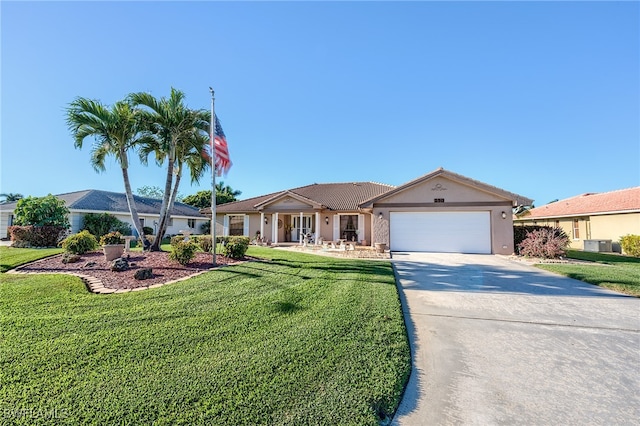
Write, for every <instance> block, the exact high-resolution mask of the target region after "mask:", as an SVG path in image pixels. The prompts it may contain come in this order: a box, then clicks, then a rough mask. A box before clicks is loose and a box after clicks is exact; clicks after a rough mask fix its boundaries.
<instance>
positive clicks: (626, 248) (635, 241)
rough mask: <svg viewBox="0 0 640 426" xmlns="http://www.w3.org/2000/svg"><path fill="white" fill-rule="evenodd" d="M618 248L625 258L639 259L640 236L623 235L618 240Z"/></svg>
mask: <svg viewBox="0 0 640 426" xmlns="http://www.w3.org/2000/svg"><path fill="white" fill-rule="evenodd" d="M620 247H621V248H622V251H623V252H624V254H626V255H627V256H633V257H640V235H631V234H629V235H625V236H624V237H622V238H620Z"/></svg>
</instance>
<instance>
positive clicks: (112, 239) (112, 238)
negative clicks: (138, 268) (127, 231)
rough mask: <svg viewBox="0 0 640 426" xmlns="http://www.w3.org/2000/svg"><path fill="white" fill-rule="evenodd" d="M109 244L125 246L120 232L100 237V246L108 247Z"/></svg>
mask: <svg viewBox="0 0 640 426" xmlns="http://www.w3.org/2000/svg"><path fill="white" fill-rule="evenodd" d="M109 244H124V240H123V239H122V234H121V233H120V232H118V231H115V232H109V233H108V234H105V235H103V236H102V237H100V245H101V246H106V245H109Z"/></svg>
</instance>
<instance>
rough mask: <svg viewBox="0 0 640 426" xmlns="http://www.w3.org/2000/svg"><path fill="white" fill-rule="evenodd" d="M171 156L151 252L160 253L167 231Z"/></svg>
mask: <svg viewBox="0 0 640 426" xmlns="http://www.w3.org/2000/svg"><path fill="white" fill-rule="evenodd" d="M173 162H174V159H173V155H171V156H170V158H169V164H168V166H167V180H166V182H165V185H164V197H163V198H162V207H160V224H159V225H158V233H157V235H156V239H155V240H154V241H153V244H152V245H151V247H150V250H151V251H160V243H161V242H162V237H164V233H165V231H166V230H167V210H168V207H169V201H170V199H171V183H172V182H173Z"/></svg>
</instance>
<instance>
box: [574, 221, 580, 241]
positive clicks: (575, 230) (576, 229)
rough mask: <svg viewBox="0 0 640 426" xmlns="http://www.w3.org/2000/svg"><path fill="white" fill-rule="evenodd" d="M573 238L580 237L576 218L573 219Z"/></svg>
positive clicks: (578, 223)
mask: <svg viewBox="0 0 640 426" xmlns="http://www.w3.org/2000/svg"><path fill="white" fill-rule="evenodd" d="M573 239H574V240H578V239H580V222H579V221H578V219H573Z"/></svg>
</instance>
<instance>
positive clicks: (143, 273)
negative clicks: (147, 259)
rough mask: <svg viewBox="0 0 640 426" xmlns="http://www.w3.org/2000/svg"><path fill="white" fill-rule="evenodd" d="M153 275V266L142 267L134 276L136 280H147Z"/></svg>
mask: <svg viewBox="0 0 640 426" xmlns="http://www.w3.org/2000/svg"><path fill="white" fill-rule="evenodd" d="M152 276H153V271H152V270H151V268H142V269H138V270H137V271H136V273H135V274H134V275H133V278H135V279H136V280H146V279H149V278H151V277H152Z"/></svg>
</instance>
